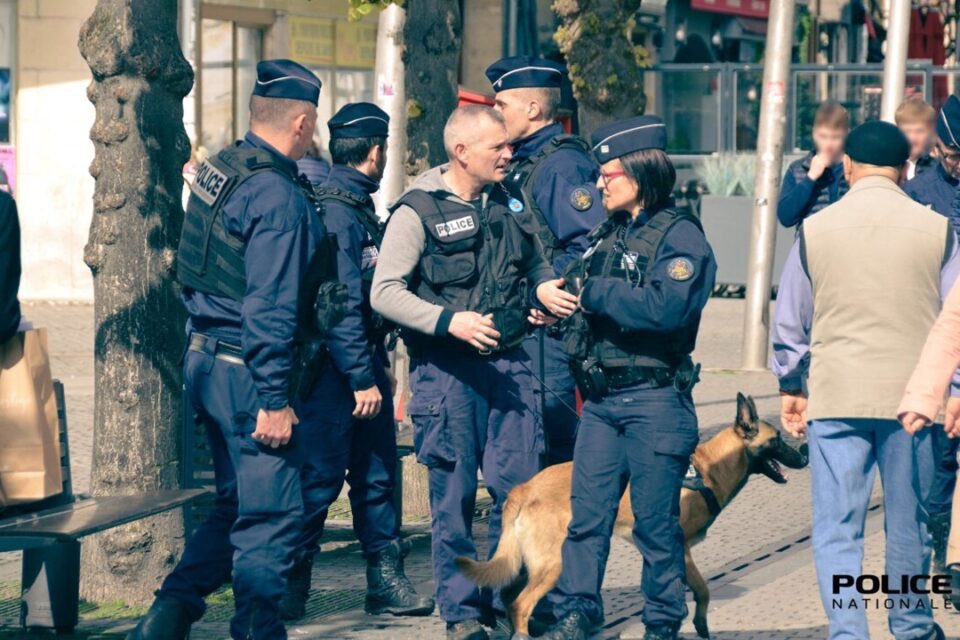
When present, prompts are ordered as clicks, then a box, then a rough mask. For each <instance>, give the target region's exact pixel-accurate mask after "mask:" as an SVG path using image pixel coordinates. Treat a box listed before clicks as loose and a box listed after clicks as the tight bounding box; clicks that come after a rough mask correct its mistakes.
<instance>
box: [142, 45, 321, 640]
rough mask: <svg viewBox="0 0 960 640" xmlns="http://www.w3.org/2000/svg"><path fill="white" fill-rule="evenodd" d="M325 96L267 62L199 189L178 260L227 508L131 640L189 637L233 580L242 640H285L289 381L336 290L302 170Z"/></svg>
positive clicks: (198, 400)
mask: <svg viewBox="0 0 960 640" xmlns="http://www.w3.org/2000/svg"><path fill="white" fill-rule="evenodd" d="M319 95H320V81H319V80H318V79H317V78H316V76H314V75H313V73H311V72H310V71H309V70H308V69H306V68H305V67H303V66H301V65H299V64H296V63H294V62H291V61H289V60H269V61H264V62H261V63H260V64H259V65H257V82H256V86H255V87H254V90H253V97H252V98H251V101H250V131H249V132H248V133H247V135H246V136H245V137H244V139H243V140H241V141H239V142H237V143H236V144H235V145H233V146H231V147H228V148H226V149H223V150H222V151H220V152H219V153H218V154H217V155H215V156H213V157H211V158H210V159H208V160H207V161H206V162H205V163H204V164H203V166H202V167H201V168H200V171H199V172H198V177H197V179H196V180H195V181H194V183H193V185H192V186H191V196H190V201H189V203H188V206H187V210H186V215H185V217H184V223H183V234H182V237H181V240H180V248H179V252H178V257H177V276H178V279H179V281H180V283H181V284H182V285H183V302H184V305H185V306H186V308H187V312H188V315H189V321H188V323H187V346H188V349H187V352H186V356H185V358H184V381H185V388H186V397H185V402H189V403H190V405H191V406H192V408H193V410H194V412H195V413H196V418H197V420H198V422H199V423H201V424H202V425H203V426H204V427H205V428H206V432H207V434H208V436H209V440H210V442H209V444H210V452H211V454H212V457H213V466H214V469H215V480H216V486H217V498H216V503H215V506H214V509H213V511H212V512H211V514H210V517H209V519H208V520H207V521H206V522H204V523H203V524H201V525H200V526H199V527H198V529H197V530H196V531H195V532H194V535H193V537H192V538H191V539H190V541H189V542H188V543H187V546H186V548H185V549H184V552H183V556H182V557H181V559H180V562H179V563H178V564H177V566H176V568H175V569H174V570H173V572H172V573H171V574H170V575H169V576H167V578H166V579H165V580H164V582H163V585H162V586H161V587H160V590H159V591H158V592H157V598H156V600H155V601H154V603H153V605H152V606H151V607H150V610H149V611H148V612H147V614H146V616H144V618H143V619H142V620H141V621H140V623H139V624H138V625H137V627H136V628H135V629H134V630H133V631H132V632H131V633H130V635H129V638H131V639H133V640H182V639H183V638H186V637H187V635H188V633H189V627H190V626H191V624H192V623H193V622H195V621H196V620H198V619H199V618H200V617H201V616H202V615H203V612H204V608H205V605H204V597H205V596H207V595H209V594H210V593H212V592H214V591H216V590H217V589H219V588H220V587H221V586H222V585H223V584H224V583H227V582H232V584H233V594H234V600H235V603H236V612H235V615H234V616H233V619H232V620H231V622H230V635H231V636H232V637H233V638H235V639H241V638H244V639H245V638H253V639H255V640H261V639H262V640H267V639H269V640H276V639H278V638H279V639H282V638H286V631H285V629H284V626H283V623H282V621H281V620H280V616H279V612H278V606H279V601H280V597H281V595H282V594H283V591H284V583H285V581H286V575H287V572H288V571H289V570H290V567H291V564H292V560H293V557H292V552H293V549H294V546H295V544H296V542H297V539H298V537H299V533H300V527H301V523H302V519H303V502H302V497H301V492H300V464H301V460H300V458H301V450H300V446H299V442H298V437H297V435H296V431H295V430H294V429H293V425H294V423H295V422H296V420H297V418H296V416H295V415H294V412H293V410H292V409H291V407H290V396H291V384H290V377H291V373H292V369H293V366H294V363H295V361H296V356H295V342H296V339H297V336H298V335H302V334H305V333H322V330H323V328H322V327H313V326H311V327H307V326H304V321H309V313H305V311H304V309H312V308H313V307H314V302H315V298H316V295H317V291H318V290H317V289H313V290H310V289H305V288H304V283H305V282H308V281H309V282H312V283H314V284H316V285H318V287H319V286H320V285H325V284H328V283H335V282H336V269H335V263H333V265H334V268H333V269H332V270H330V271H323V270H322V267H323V266H324V265H327V264H330V260H329V258H330V257H331V256H332V255H333V254H332V253H330V248H331V247H332V245H331V244H330V243H328V242H325V241H324V232H323V229H322V227H321V225H320V224H319V220H318V218H317V216H316V213H315V209H314V205H313V204H312V202H311V197H312V193H311V191H310V190H309V185H305V184H302V183H301V182H300V181H299V179H298V175H297V167H296V160H297V159H298V158H299V157H301V156H302V155H303V153H304V151H305V150H306V149H307V147H308V146H309V145H310V143H311V140H312V137H313V132H314V127H315V124H316V120H317V111H316V107H317V101H318V98H319ZM277 98H282V99H284V100H285V101H286V104H285V105H284V108H280V109H278V108H277V105H276V103H275V102H274V100H275V99H277ZM324 254H327V255H324ZM314 266H316V267H317V268H320V269H321V270H320V271H318V272H316V273H312V274H311V273H309V271H310V269H311V268H313V267H314ZM333 315H336V314H333Z"/></svg>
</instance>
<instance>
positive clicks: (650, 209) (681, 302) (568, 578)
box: [542, 116, 716, 640]
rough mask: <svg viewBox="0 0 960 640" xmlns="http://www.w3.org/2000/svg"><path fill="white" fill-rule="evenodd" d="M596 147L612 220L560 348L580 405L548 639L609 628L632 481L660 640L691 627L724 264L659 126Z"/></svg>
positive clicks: (579, 282)
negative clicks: (700, 424) (604, 591)
mask: <svg viewBox="0 0 960 640" xmlns="http://www.w3.org/2000/svg"><path fill="white" fill-rule="evenodd" d="M592 144H593V152H594V154H595V155H596V157H597V160H598V161H599V162H600V180H599V182H598V186H599V187H600V191H601V192H602V194H603V204H604V206H605V207H606V209H607V211H608V212H609V219H608V220H607V221H606V222H604V223H603V224H602V225H600V226H599V227H597V228H596V229H595V230H594V231H592V232H591V233H590V240H591V242H592V244H591V247H590V248H589V249H588V250H587V251H586V252H585V253H584V255H583V257H582V258H581V259H580V260H578V261H577V262H576V263H573V264H572V265H571V266H570V267H569V268H568V269H567V272H566V280H567V282H569V283H571V285H572V286H573V288H574V290H576V291H579V296H580V311H578V312H577V313H575V314H574V315H573V316H571V317H570V319H568V320H567V321H565V323H566V325H567V326H566V335H565V337H566V340H567V342H566V346H567V349H568V352H569V353H570V356H571V359H572V360H573V366H574V374H575V377H576V378H577V383H578V385H579V387H580V390H581V392H582V393H583V395H584V397H585V402H584V406H583V418H582V420H581V422H580V433H579V435H578V438H577V445H576V449H575V451H574V455H573V488H572V494H571V495H572V500H571V506H572V511H573V517H572V519H571V521H570V526H569V528H568V531H567V539H566V541H565V542H564V544H563V574H562V575H561V577H560V581H559V582H558V583H557V587H556V590H555V591H554V592H552V593H551V594H549V595H548V597H549V598H551V601H552V602H553V604H554V611H555V613H556V614H557V615H558V616H559V618H560V619H559V620H558V622H557V623H556V624H555V625H554V626H553V627H551V629H550V630H549V631H548V632H547V633H546V634H545V635H544V636H542V637H543V638H546V639H549V640H585V639H586V638H587V637H589V635H590V633H591V632H592V631H594V630H595V629H596V628H597V627H598V626H599V625H600V624H601V623H602V621H603V602H602V600H601V598H600V585H601V582H602V580H603V574H604V570H605V568H606V560H607V556H608V553H609V551H610V535H611V533H612V530H613V523H614V520H615V517H616V511H617V506H618V504H619V501H620V496H621V494H622V493H623V491H624V487H625V486H626V483H627V481H628V480H629V481H630V502H631V506H632V508H633V513H634V516H635V518H636V524H635V525H634V528H633V538H634V541H635V542H636V545H637V547H638V548H639V549H640V552H641V553H642V554H643V577H642V581H641V590H642V591H643V595H644V597H645V599H646V606H645V608H644V611H643V621H644V624H645V625H646V633H645V635H644V638H645V639H646V640H666V639H672V638H676V637H677V630H678V629H679V627H680V623H681V621H682V620H683V619H684V617H686V615H687V606H686V603H685V597H684V595H685V589H686V585H685V580H686V576H685V573H684V562H683V532H682V531H681V529H680V519H679V518H680V485H681V482H682V480H683V478H684V475H685V473H686V471H687V467H688V465H689V463H690V456H691V455H692V454H693V451H694V449H695V448H696V445H697V441H698V432H697V416H696V412H695V410H694V405H693V398H692V396H691V393H690V392H691V389H692V387H693V385H694V384H695V382H696V380H697V373H698V367H695V366H694V365H693V363H692V361H691V359H690V354H691V353H692V352H693V349H694V344H695V342H696V338H697V331H698V328H699V326H700V315H701V311H702V310H703V307H704V305H705V304H706V303H707V300H708V299H709V297H710V292H711V291H712V289H713V285H714V278H715V275H716V262H715V260H714V257H713V252H712V250H711V249H710V245H709V244H708V243H707V240H706V238H705V237H704V234H703V231H702V229H701V227H700V224H699V222H698V220H697V219H696V218H694V217H691V216H690V215H688V214H686V213H681V212H680V211H678V210H676V209H674V207H673V201H672V199H671V197H670V194H671V192H672V191H673V186H674V182H675V180H676V172H675V171H674V168H673V165H672V164H671V163H670V160H669V158H668V157H667V155H666V153H665V152H664V148H665V144H666V130H665V128H664V124H663V121H662V120H660V119H659V118H657V117H655V116H639V117H635V118H629V119H627V120H623V121H620V122H616V123H614V124H610V125H607V126H604V127H601V128H599V129H597V131H596V132H595V133H594V135H593V139H592Z"/></svg>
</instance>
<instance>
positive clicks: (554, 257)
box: [486, 56, 605, 465]
mask: <svg viewBox="0 0 960 640" xmlns="http://www.w3.org/2000/svg"><path fill="white" fill-rule="evenodd" d="M486 74H487V78H489V79H490V82H491V83H492V84H493V89H494V91H496V107H495V108H496V109H497V110H498V111H499V112H500V113H502V114H503V118H504V121H505V122H506V126H507V135H508V136H509V138H510V143H511V144H512V145H513V160H512V161H511V163H510V166H509V168H508V170H507V178H506V180H504V181H503V183H502V184H503V185H504V187H505V188H506V189H507V190H508V191H509V192H510V195H511V196H512V197H513V198H515V199H516V200H517V201H518V202H520V203H522V204H523V206H524V208H525V210H526V211H527V213H528V215H530V216H532V218H533V223H534V224H535V228H536V229H537V236H538V238H539V239H540V243H541V245H542V246H543V249H544V252H545V254H546V258H547V261H548V262H550V264H551V265H552V266H553V268H554V270H555V272H556V273H557V274H558V275H559V274H562V273H563V270H564V268H565V267H566V266H567V265H568V264H569V263H570V262H571V261H573V260H576V259H577V258H579V257H580V255H581V254H582V253H583V252H584V251H585V250H586V248H587V246H588V242H587V239H586V236H587V233H589V231H590V230H591V229H593V228H594V227H596V226H597V225H598V224H600V223H601V222H602V221H603V220H604V218H605V215H604V211H603V205H602V204H601V202H600V195H599V193H598V192H597V186H596V184H597V177H598V176H599V173H598V167H597V162H596V160H594V159H593V157H591V155H590V147H589V145H587V143H586V142H585V141H583V140H582V139H581V138H579V137H577V136H573V135H568V134H565V133H564V132H563V127H562V126H561V125H560V123H558V122H557V121H556V119H557V109H558V107H559V105H560V91H561V85H562V83H563V80H564V76H565V75H566V71H565V69H564V67H563V66H561V65H560V64H558V63H556V62H553V61H551V60H545V59H543V58H534V57H531V56H516V57H511V58H504V59H502V60H499V61H497V62H495V63H494V64H492V65H490V67H488V68H487V71H486ZM524 348H525V349H526V351H527V353H528V354H529V355H530V359H531V361H532V362H533V366H534V370H535V371H536V373H537V377H539V378H540V381H542V384H536V385H534V392H535V393H537V394H538V395H539V396H540V397H539V398H538V400H539V402H538V404H537V406H538V407H541V408H542V411H543V426H544V435H545V436H546V464H548V465H550V464H557V463H560V462H568V461H570V460H572V459H573V445H574V442H575V441H576V435H577V422H578V417H577V414H576V411H575V409H574V407H575V406H576V395H575V391H576V385H575V384H574V381H573V378H572V377H571V375H570V364H569V360H568V358H567V356H566V354H565V352H564V350H563V342H562V340H561V339H560V337H559V334H558V333H557V332H556V331H555V330H553V329H545V328H540V329H538V330H537V331H535V332H534V333H532V334H531V335H530V337H529V338H528V339H527V340H526V342H524ZM540 394H542V395H540Z"/></svg>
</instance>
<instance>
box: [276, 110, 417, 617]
mask: <svg viewBox="0 0 960 640" xmlns="http://www.w3.org/2000/svg"><path fill="white" fill-rule="evenodd" d="M389 120H390V118H389V117H388V116H387V114H386V113H384V112H383V110H382V109H380V108H379V107H377V106H376V105H373V104H370V103H367V102H360V103H354V104H348V105H346V106H344V107H343V108H342V109H340V110H339V111H338V112H337V113H336V115H334V116H333V118H331V120H330V122H329V123H328V124H329V127H330V155H331V157H332V159H333V167H332V168H331V170H330V174H329V175H328V177H327V180H326V182H325V183H324V184H323V185H321V186H320V187H319V188H318V189H317V201H318V203H319V206H320V208H321V210H322V218H323V220H324V222H325V224H326V227H327V229H328V230H329V231H331V232H332V233H334V234H336V238H337V246H338V249H339V250H338V252H337V271H338V274H339V276H340V281H341V282H343V283H345V284H346V287H347V293H348V305H347V313H346V317H345V318H344V319H343V320H342V321H341V322H340V323H339V324H337V325H336V326H335V327H333V328H332V329H331V330H330V331H329V332H328V334H327V335H326V345H325V346H326V352H327V356H328V357H327V358H326V360H325V362H324V363H323V365H322V371H320V372H319V373H318V374H317V376H316V382H315V383H314V384H313V386H312V389H311V390H310V391H309V393H308V394H307V396H306V397H305V398H303V399H302V400H301V401H300V402H299V404H297V406H296V411H297V415H298V416H299V418H300V425H299V427H298V429H299V430H300V435H301V437H302V438H303V447H304V451H305V456H306V460H305V462H304V467H303V474H302V476H301V477H302V483H303V504H304V511H305V514H306V515H305V525H304V535H303V538H302V539H301V542H300V544H299V549H298V552H297V560H296V562H295V564H294V567H293V570H292V572H291V574H290V581H289V583H288V585H287V594H286V596H285V597H284V598H283V600H282V602H281V613H282V615H283V616H284V618H287V619H295V618H299V617H301V616H303V614H304V612H305V611H306V601H307V597H308V596H309V591H310V575H311V569H312V567H313V559H314V556H315V554H316V552H317V543H318V541H319V540H320V538H321V536H322V534H323V528H324V524H325V521H326V518H327V512H328V510H329V508H330V506H331V505H332V504H333V502H334V501H335V500H336V499H337V497H338V496H339V495H340V490H341V489H342V488H343V482H344V479H345V478H346V480H347V481H348V482H349V483H350V494H349V496H350V506H351V509H352V511H353V528H354V531H355V532H356V534H357V539H358V540H359V541H360V548H361V550H362V551H363V554H364V556H365V557H366V559H367V597H366V610H367V612H368V613H374V614H381V613H391V614H394V615H429V614H430V613H431V612H433V609H434V602H433V600H432V599H431V598H429V597H426V596H421V595H419V594H418V593H417V592H416V590H415V589H414V588H413V585H412V584H411V583H410V581H409V580H408V579H407V576H406V574H405V573H404V569H403V558H404V556H405V555H406V554H407V551H408V550H409V544H407V543H404V542H403V541H401V540H400V535H399V530H398V524H399V519H398V517H397V511H396V509H395V508H394V478H395V476H396V473H397V469H396V466H397V462H396V461H397V436H396V423H395V422H394V410H393V399H392V389H391V384H390V379H389V377H388V376H387V367H388V360H387V353H386V349H385V347H384V342H385V338H386V337H387V336H388V335H389V334H391V333H392V332H393V328H394V327H393V325H392V324H390V323H388V322H387V321H385V320H384V319H383V317H382V316H380V315H379V314H377V313H374V312H373V310H372V309H371V308H370V283H371V282H372V280H373V271H374V268H375V267H376V265H377V259H378V256H379V250H380V245H381V243H382V241H383V225H382V224H381V223H380V221H379V219H378V218H377V214H376V211H374V207H373V200H372V198H371V194H373V193H374V192H376V191H377V190H378V189H379V187H380V179H381V178H382V177H383V170H384V167H385V166H386V158H387V156H386V151H387V131H388V127H389ZM348 471H349V473H348Z"/></svg>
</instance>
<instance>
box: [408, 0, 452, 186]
mask: <svg viewBox="0 0 960 640" xmlns="http://www.w3.org/2000/svg"><path fill="white" fill-rule="evenodd" d="M405 7H406V10H407V22H406V26H405V27H404V31H403V41H404V45H405V49H404V52H403V63H404V65H405V66H406V73H405V76H406V77H405V81H404V88H405V91H406V96H407V118H408V120H407V159H406V170H407V175H409V176H415V175H417V174H419V173H421V172H423V171H425V170H427V169H429V168H430V167H433V166H436V165H438V164H442V163H444V162H446V161H447V153H446V151H445V150H444V148H443V124H444V123H445V122H446V121H447V117H448V116H449V115H450V112H451V111H453V110H454V109H455V108H456V107H457V78H458V76H459V68H460V48H461V46H462V44H463V39H462V30H463V23H462V18H461V16H460V8H459V5H458V3H456V2H450V0H409V2H408V3H407V4H406V5H405Z"/></svg>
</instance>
